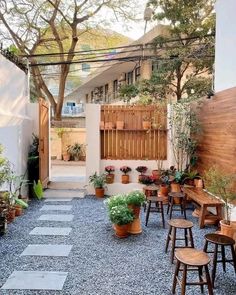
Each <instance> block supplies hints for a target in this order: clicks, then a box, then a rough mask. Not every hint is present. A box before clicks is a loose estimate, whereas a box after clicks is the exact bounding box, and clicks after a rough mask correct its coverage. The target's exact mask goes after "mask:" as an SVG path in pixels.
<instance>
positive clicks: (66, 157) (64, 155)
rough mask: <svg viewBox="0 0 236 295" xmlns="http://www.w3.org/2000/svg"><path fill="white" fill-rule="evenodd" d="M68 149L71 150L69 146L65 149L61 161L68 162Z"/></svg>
mask: <svg viewBox="0 0 236 295" xmlns="http://www.w3.org/2000/svg"><path fill="white" fill-rule="evenodd" d="M70 149H71V145H68V146H67V147H66V151H65V152H64V153H62V159H63V161H70Z"/></svg>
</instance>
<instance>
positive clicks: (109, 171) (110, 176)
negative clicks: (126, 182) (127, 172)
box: [105, 166, 115, 184]
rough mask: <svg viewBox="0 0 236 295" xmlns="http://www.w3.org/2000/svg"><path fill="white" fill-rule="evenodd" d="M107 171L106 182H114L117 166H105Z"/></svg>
mask: <svg viewBox="0 0 236 295" xmlns="http://www.w3.org/2000/svg"><path fill="white" fill-rule="evenodd" d="M105 171H106V173H107V174H106V183H109V184H111V183H113V182H114V178H115V175H114V173H112V172H114V171H115V167H114V166H106V167H105Z"/></svg>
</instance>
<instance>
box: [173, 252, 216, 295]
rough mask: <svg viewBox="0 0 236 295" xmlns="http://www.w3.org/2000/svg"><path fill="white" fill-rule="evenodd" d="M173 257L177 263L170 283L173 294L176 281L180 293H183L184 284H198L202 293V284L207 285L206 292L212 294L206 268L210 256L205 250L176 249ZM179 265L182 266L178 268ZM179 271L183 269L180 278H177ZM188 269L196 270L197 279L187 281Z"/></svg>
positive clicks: (182, 294) (184, 289)
mask: <svg viewBox="0 0 236 295" xmlns="http://www.w3.org/2000/svg"><path fill="white" fill-rule="evenodd" d="M175 258H176V260H177V263H176V267H175V274H174V279H173V285H172V294H175V290H176V285H177V283H178V284H179V285H180V286H181V295H185V291H186V286H188V285H199V286H200V287H201V292H202V293H203V286H204V285H207V288H208V294H209V295H213V288H212V283H211V278H210V274H209V270H208V264H209V263H210V258H209V256H208V255H207V254H206V253H205V252H203V251H201V250H197V249H190V248H184V249H178V250H177V251H176V253H175ZM180 266H182V267H183V268H182V269H180ZM203 270H204V272H205V278H204V277H203ZM180 271H183V275H182V279H180V278H179V272H180ZM188 271H198V277H199V281H198V282H190V281H187V273H188Z"/></svg>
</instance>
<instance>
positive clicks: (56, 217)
mask: <svg viewBox="0 0 236 295" xmlns="http://www.w3.org/2000/svg"><path fill="white" fill-rule="evenodd" d="M73 218H74V215H73V214H43V215H41V216H40V217H39V218H38V220H46V221H72V220H73Z"/></svg>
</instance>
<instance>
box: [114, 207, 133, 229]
mask: <svg viewBox="0 0 236 295" xmlns="http://www.w3.org/2000/svg"><path fill="white" fill-rule="evenodd" d="M109 217H110V220H111V222H112V223H114V224H117V225H125V224H129V223H131V222H132V221H133V220H134V214H133V212H132V211H131V210H130V209H129V208H128V207H127V205H126V206H124V205H118V206H115V207H112V208H111V209H110V211H109Z"/></svg>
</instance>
